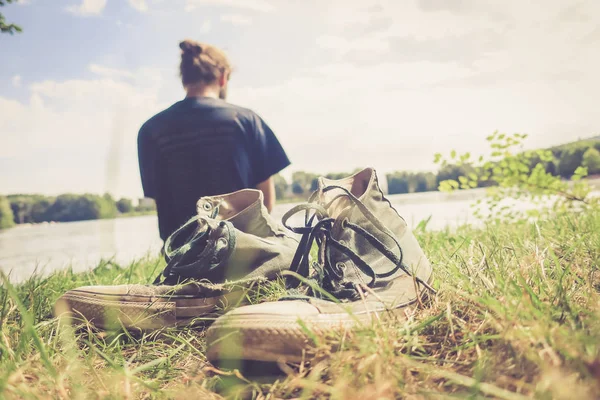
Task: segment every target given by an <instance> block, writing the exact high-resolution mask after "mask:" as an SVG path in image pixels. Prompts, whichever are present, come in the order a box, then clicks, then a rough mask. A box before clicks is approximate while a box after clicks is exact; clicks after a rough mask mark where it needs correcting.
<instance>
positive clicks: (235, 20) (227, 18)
mask: <svg viewBox="0 0 600 400" xmlns="http://www.w3.org/2000/svg"><path fill="white" fill-rule="evenodd" d="M221 21H223V22H228V23H230V24H232V25H237V26H240V25H250V24H251V23H252V18H250V17H248V16H246V15H241V14H224V15H221Z"/></svg>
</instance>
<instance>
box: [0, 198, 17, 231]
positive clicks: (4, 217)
mask: <svg viewBox="0 0 600 400" xmlns="http://www.w3.org/2000/svg"><path fill="white" fill-rule="evenodd" d="M14 225H15V219H14V215H13V212H12V208H11V207H10V202H9V201H8V199H7V198H6V197H4V196H0V229H7V228H10V227H12V226H14Z"/></svg>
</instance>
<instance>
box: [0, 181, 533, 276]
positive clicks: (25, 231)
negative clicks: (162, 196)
mask: <svg viewBox="0 0 600 400" xmlns="http://www.w3.org/2000/svg"><path fill="white" fill-rule="evenodd" d="M484 196H485V190H484V189H473V190H467V191H459V192H455V193H441V192H428V193H413V194H404V195H391V196H387V197H388V199H389V200H390V201H391V203H392V204H393V205H394V207H395V208H396V210H398V212H399V213H400V215H402V216H403V217H404V218H405V219H406V221H407V223H408V224H409V225H410V226H416V225H417V224H418V223H419V222H420V221H421V220H423V219H426V218H428V217H430V216H431V220H430V222H429V224H428V228H429V229H442V228H444V227H446V226H449V227H454V226H457V225H461V224H465V223H475V222H476V220H475V218H474V217H473V214H472V211H473V210H472V208H471V207H470V205H471V204H473V203H474V202H475V201H476V200H477V199H480V198H483V197H484ZM293 206H294V204H278V205H277V206H276V207H275V209H274V210H273V216H274V217H275V218H277V219H278V220H281V217H282V215H283V214H284V213H285V212H286V211H287V210H289V209H290V208H291V207H293ZM516 206H517V207H518V208H521V209H524V208H528V207H531V205H528V204H526V203H522V202H521V203H516ZM298 219H300V218H298ZM298 219H297V220H296V221H291V222H293V223H299V221H298ZM161 245H162V241H161V240H160V238H159V236H158V224H157V219H156V216H153V215H151V216H141V217H131V218H118V219H111V220H95V221H79V222H68V223H45V224H37V225H22V226H17V227H15V228H11V229H8V230H4V231H0V270H2V271H4V272H5V273H10V278H11V281H15V282H18V281H20V280H23V279H26V278H28V277H29V276H31V274H32V273H33V272H34V271H38V272H42V273H48V272H49V271H52V270H56V269H60V268H65V267H66V266H69V265H71V266H72V267H73V269H75V270H77V271H83V270H86V269H89V268H91V267H94V266H95V265H97V264H98V262H99V261H100V260H101V259H113V260H114V261H115V262H117V263H120V264H128V263H129V262H131V261H132V260H135V259H138V258H140V257H143V256H146V255H156V254H158V252H159V250H160V247H161Z"/></svg>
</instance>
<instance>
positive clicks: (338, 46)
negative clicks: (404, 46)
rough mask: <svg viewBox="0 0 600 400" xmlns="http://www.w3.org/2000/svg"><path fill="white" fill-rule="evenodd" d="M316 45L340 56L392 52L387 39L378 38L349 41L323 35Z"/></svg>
mask: <svg viewBox="0 0 600 400" xmlns="http://www.w3.org/2000/svg"><path fill="white" fill-rule="evenodd" d="M316 44H317V46H319V47H321V48H323V49H327V50H331V51H333V52H334V53H336V54H339V55H344V54H348V53H350V52H357V51H360V52H371V53H375V54H381V53H386V52H388V51H389V50H390V43H389V41H388V40H387V38H380V37H376V36H366V37H360V38H354V39H347V38H344V37H342V36H332V35H323V36H319V37H318V38H317V41H316Z"/></svg>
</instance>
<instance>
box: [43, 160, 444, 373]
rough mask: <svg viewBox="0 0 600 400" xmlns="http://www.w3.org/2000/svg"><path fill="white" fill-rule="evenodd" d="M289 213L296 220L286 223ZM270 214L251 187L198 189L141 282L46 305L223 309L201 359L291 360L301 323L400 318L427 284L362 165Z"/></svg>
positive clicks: (414, 252) (100, 321)
mask: <svg viewBox="0 0 600 400" xmlns="http://www.w3.org/2000/svg"><path fill="white" fill-rule="evenodd" d="M299 217H302V219H303V223H301V224H300V226H290V224H289V222H290V218H291V219H292V220H293V219H298V218H299ZM282 222H283V226H282V225H281V224H280V223H278V222H277V221H275V220H274V219H273V218H272V217H271V216H270V215H269V213H268V212H267V210H266V209H265V207H264V206H263V198H262V193H261V192H260V191H258V190H254V189H244V190H240V191H237V192H234V193H230V194H225V195H220V196H211V197H203V198H201V199H199V201H198V203H197V216H195V217H194V218H192V219H191V220H190V221H188V223H186V224H185V225H184V226H182V227H181V228H180V229H179V230H178V231H176V232H175V233H174V234H173V235H172V236H171V237H169V238H168V240H167V241H166V243H165V246H164V252H165V258H166V260H167V266H166V268H165V269H164V271H163V273H162V274H161V276H159V277H158V278H157V280H156V281H155V282H154V284H153V285H140V284H130V285H118V286H85V287H80V288H77V289H74V290H70V291H68V292H67V293H65V294H64V295H63V296H62V297H61V298H60V299H59V300H58V301H57V303H56V306H55V313H56V314H57V315H62V316H69V317H70V318H75V319H76V320H79V321H82V320H84V321H88V322H89V323H91V324H93V325H95V326H97V327H98V328H101V329H108V328H111V327H113V328H114V327H121V328H126V329H138V330H144V331H149V330H156V329H160V328H163V327H169V326H171V327H172V326H178V327H183V326H192V325H195V324H196V323H198V322H203V321H206V320H213V319H214V317H215V316H216V315H218V314H223V315H221V316H219V317H218V318H217V319H216V320H215V321H214V323H212V324H211V325H210V327H209V329H208V331H207V332H206V338H207V348H208V349H207V358H208V359H209V360H210V361H213V362H217V361H220V360H223V359H244V360H256V361H288V362H299V361H301V360H302V359H303V357H305V356H306V354H307V353H306V350H307V349H310V344H311V337H314V336H313V334H314V335H319V334H327V333H329V332H332V331H337V330H345V329H352V328H354V327H356V326H358V325H360V324H364V323H368V322H369V321H372V320H373V318H380V317H384V316H386V315H399V316H401V317H402V316H403V315H404V313H405V312H406V311H407V309H409V308H412V307H413V306H414V305H415V304H417V302H419V301H420V298H421V297H422V296H423V295H425V294H427V292H434V290H433V288H432V287H431V286H430V285H431V281H432V268H431V265H430V263H429V261H428V260H427V258H426V257H425V255H424V253H423V250H422V249H421V247H420V246H419V243H418V242H417V240H416V239H415V237H414V235H413V233H412V232H411V230H410V228H409V227H408V226H407V224H406V222H405V220H404V219H403V218H402V217H400V215H399V214H398V213H397V212H396V210H395V209H394V208H393V207H392V205H391V204H390V202H389V201H388V200H387V199H386V198H385V197H384V194H383V192H382V191H381V189H380V186H379V184H378V181H377V176H376V173H375V171H374V170H373V169H371V168H367V169H365V170H362V171H360V172H358V173H356V174H354V175H352V176H349V177H347V178H344V179H341V180H329V179H325V178H322V177H321V178H319V179H318V188H317V190H316V191H315V192H314V193H313V194H312V195H311V197H310V198H309V200H308V202H307V203H305V204H301V205H298V206H296V207H293V208H292V209H291V210H289V211H288V212H287V213H286V214H285V215H284V217H283V221H282ZM294 233H295V235H294ZM298 236H300V237H298ZM181 238H185V240H181ZM174 242H183V244H181V245H178V246H177V245H176V246H174V245H173V243H174ZM311 252H312V254H311ZM315 253H316V254H315ZM280 277H283V279H285V283H286V288H287V294H286V295H285V296H283V297H281V298H279V299H278V300H277V301H270V302H263V303H259V304H253V305H243V303H245V302H246V301H247V299H248V293H249V290H250V289H251V288H253V287H254V288H255V287H256V286H257V285H260V284H261V283H264V282H266V281H269V280H274V279H278V278H280ZM226 310H230V311H228V312H226V313H224V311H226ZM308 354H310V352H309V353H308Z"/></svg>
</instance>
